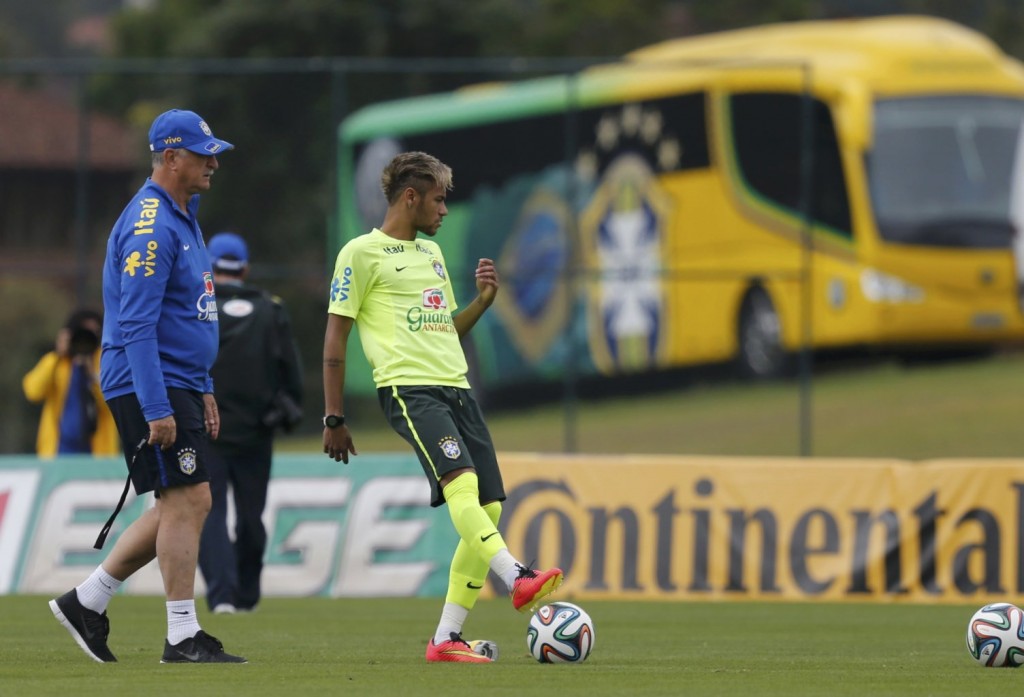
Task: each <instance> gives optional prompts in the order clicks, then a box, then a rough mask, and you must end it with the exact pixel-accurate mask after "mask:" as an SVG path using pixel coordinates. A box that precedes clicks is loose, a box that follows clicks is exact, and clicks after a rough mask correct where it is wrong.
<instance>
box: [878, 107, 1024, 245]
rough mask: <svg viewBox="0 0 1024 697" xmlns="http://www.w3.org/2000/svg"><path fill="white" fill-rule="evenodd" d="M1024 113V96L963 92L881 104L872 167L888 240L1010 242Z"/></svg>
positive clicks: (913, 242)
mask: <svg viewBox="0 0 1024 697" xmlns="http://www.w3.org/2000/svg"><path fill="white" fill-rule="evenodd" d="M1022 118H1024V100H1020V99H1010V98H999V97H981V96H968V95H964V96H951V97H918V98H910V99H888V100H881V101H878V102H876V104H875V111H874V144H873V146H872V149H871V151H870V152H869V153H868V156H867V173H868V182H869V186H870V190H871V202H872V204H873V206H874V212H875V220H876V222H877V225H878V231H879V234H880V235H881V236H882V238H883V239H885V240H888V241H889V242H895V243H898V244H907V245H926V246H931V247H974V248H983V249H999V248H1008V247H1009V246H1010V244H1011V242H1012V239H1013V227H1012V225H1011V223H1010V188H1011V179H1012V175H1013V166H1014V157H1015V154H1016V151H1017V140H1018V134H1019V131H1020V128H1021V119H1022Z"/></svg>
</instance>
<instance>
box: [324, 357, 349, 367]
mask: <svg viewBox="0 0 1024 697" xmlns="http://www.w3.org/2000/svg"><path fill="white" fill-rule="evenodd" d="M324 365H325V366H327V367H328V368H338V367H340V366H343V365H345V359H344V358H325V359H324Z"/></svg>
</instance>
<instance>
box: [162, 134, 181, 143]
mask: <svg viewBox="0 0 1024 697" xmlns="http://www.w3.org/2000/svg"><path fill="white" fill-rule="evenodd" d="M180 142H181V136H173V137H168V138H164V144H165V145H171V144H173V143H180Z"/></svg>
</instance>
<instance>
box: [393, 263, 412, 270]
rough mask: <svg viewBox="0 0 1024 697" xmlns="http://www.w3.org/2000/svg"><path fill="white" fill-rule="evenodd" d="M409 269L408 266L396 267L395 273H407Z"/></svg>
mask: <svg viewBox="0 0 1024 697" xmlns="http://www.w3.org/2000/svg"><path fill="white" fill-rule="evenodd" d="M407 268H409V266H408V264H407V265H405V266H396V267H395V271H405V270H406V269H407Z"/></svg>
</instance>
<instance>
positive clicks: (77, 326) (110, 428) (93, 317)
mask: <svg viewBox="0 0 1024 697" xmlns="http://www.w3.org/2000/svg"><path fill="white" fill-rule="evenodd" d="M102 323H103V318H102V317H101V315H100V313H98V312H96V311H95V310H89V309H82V310H77V311H75V312H73V313H72V314H71V316H70V317H69V318H68V320H67V322H66V323H65V325H64V327H63V328H61V330H60V332H58V333H57V341H56V345H55V346H54V350H53V351H50V352H48V353H47V354H46V355H44V356H43V357H42V358H41V359H40V360H39V362H38V363H37V364H36V365H35V367H34V368H32V370H30V371H29V372H28V373H26V374H25V377H24V378H22V381H21V386H22V389H23V390H24V392H25V397H26V398H27V399H28V401H30V402H33V403H36V404H38V403H40V402H42V404H43V411H42V414H41V415H40V418H39V434H38V436H37V437H36V453H37V454H38V455H39V457H44V458H52V457H56V456H57V455H58V454H62V455H72V454H80V453H85V454H90V453H91V454H93V455H116V454H118V453H120V452H121V444H120V439H119V438H118V435H117V428H116V427H115V426H114V418H113V417H112V416H111V415H110V409H109V408H108V407H107V403H106V402H105V401H104V400H103V394H102V393H101V392H100V386H99V380H98V376H99V370H100V331H101V327H102Z"/></svg>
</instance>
